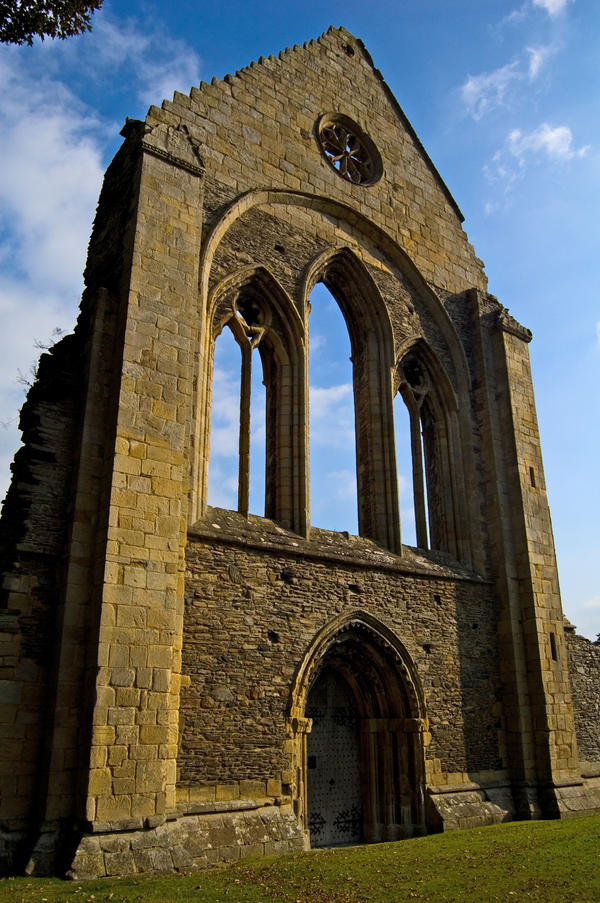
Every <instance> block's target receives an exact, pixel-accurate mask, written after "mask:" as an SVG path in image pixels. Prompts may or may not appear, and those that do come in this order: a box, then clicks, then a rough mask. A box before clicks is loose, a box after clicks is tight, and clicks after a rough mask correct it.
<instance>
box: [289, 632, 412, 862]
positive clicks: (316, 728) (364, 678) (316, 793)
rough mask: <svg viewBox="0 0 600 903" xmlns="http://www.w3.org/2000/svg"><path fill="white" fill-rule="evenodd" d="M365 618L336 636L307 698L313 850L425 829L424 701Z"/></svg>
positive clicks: (403, 668)
mask: <svg viewBox="0 0 600 903" xmlns="http://www.w3.org/2000/svg"><path fill="white" fill-rule="evenodd" d="M369 620H370V619H369ZM369 620H366V621H362V619H358V618H357V619H356V620H355V622H354V627H350V626H348V627H347V628H345V629H341V630H340V631H339V633H338V634H336V635H335V637H334V638H333V640H332V642H331V646H330V647H329V648H328V650H327V652H326V653H325V654H324V655H323V656H322V658H321V660H320V662H319V665H318V666H317V667H316V668H315V671H316V674H314V675H313V680H312V683H311V688H310V691H309V693H308V696H307V701H306V717H307V718H310V720H311V722H312V728H311V731H310V733H309V734H308V739H307V750H306V776H305V781H306V796H307V813H308V821H307V824H308V829H309V832H310V839H311V845H312V846H330V845H332V844H344V843H346V844H347V843H361V842H367V843H372V842H377V841H382V840H399V839H400V838H403V837H411V836H413V834H415V833H417V834H420V833H424V832H425V830H426V827H425V812H424V809H423V806H424V798H425V795H424V794H425V784H424V751H423V744H422V738H423V729H424V720H423V717H422V716H423V711H422V701H421V700H420V699H419V697H418V695H417V691H416V687H415V685H414V684H413V683H412V679H411V677H410V674H409V671H408V669H407V667H406V665H404V664H403V663H402V661H401V659H400V658H398V657H397V654H394V653H393V652H392V650H391V649H389V648H386V643H385V641H384V640H383V637H381V636H378V634H377V631H376V629H373V626H372V625H371V624H369ZM402 672H404V674H403V673H402Z"/></svg>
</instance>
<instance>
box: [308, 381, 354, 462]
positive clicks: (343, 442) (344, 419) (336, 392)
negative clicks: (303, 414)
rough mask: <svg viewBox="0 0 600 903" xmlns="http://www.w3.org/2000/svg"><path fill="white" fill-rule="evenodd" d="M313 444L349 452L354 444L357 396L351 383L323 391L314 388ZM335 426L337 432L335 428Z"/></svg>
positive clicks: (311, 415)
mask: <svg viewBox="0 0 600 903" xmlns="http://www.w3.org/2000/svg"><path fill="white" fill-rule="evenodd" d="M309 404H310V441H311V445H319V446H330V447H333V448H340V449H347V448H348V447H349V446H350V447H351V446H353V444H354V397H353V392H352V384H351V383H342V384H341V385H339V386H330V387H328V388H321V387H320V386H311V387H310V394H309ZM332 424H335V429H332V426H331V425H332Z"/></svg>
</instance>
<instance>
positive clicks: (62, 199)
mask: <svg viewBox="0 0 600 903" xmlns="http://www.w3.org/2000/svg"><path fill="white" fill-rule="evenodd" d="M22 61H23V56H22V55H20V54H18V53H14V52H11V50H10V49H5V51H4V53H3V55H2V58H1V59H0V83H2V85H3V90H2V92H1V93H0V133H1V134H2V141H1V142H0V234H1V235H2V241H3V248H2V252H1V263H2V268H3V271H4V272H3V276H2V279H1V280H0V313H1V315H2V322H4V323H10V330H8V329H5V330H3V331H2V332H1V333H0V421H2V422H9V423H10V428H9V429H8V430H5V431H3V433H2V436H0V442H1V443H2V451H1V455H2V463H3V464H4V465H5V466H4V467H3V468H2V473H1V476H0V494H1V495H3V494H4V491H5V488H6V484H7V481H8V474H7V469H6V462H8V461H9V460H10V459H11V458H12V455H13V453H14V449H15V448H16V446H17V444H18V431H17V428H16V414H17V412H16V408H17V407H18V406H20V404H21V403H22V400H23V390H22V387H18V386H17V382H16V380H17V374H18V371H19V370H20V371H22V372H23V373H25V374H27V373H29V371H30V368H31V365H32V364H33V362H34V361H35V360H36V358H37V356H38V354H39V351H37V350H36V349H35V348H34V339H38V340H40V341H42V342H45V341H47V340H48V339H49V338H50V337H51V335H52V331H53V329H54V328H55V327H61V328H63V329H71V328H72V326H73V323H74V321H75V315H76V310H77V304H78V301H79V296H80V294H81V289H82V276H81V274H82V271H83V267H84V263H85V253H86V246H87V242H88V237H89V234H90V231H91V224H92V219H93V215H94V209H95V206H96V201H97V197H98V193H99V190H100V184H101V181H102V172H103V169H104V166H103V163H102V148H103V145H104V142H105V140H106V137H107V127H106V125H105V124H104V123H103V122H102V121H101V120H100V119H99V118H98V117H97V116H96V115H95V114H94V113H93V112H92V111H90V110H89V109H88V108H86V107H85V106H84V105H83V104H81V103H80V102H79V101H78V99H77V98H76V97H75V96H74V95H73V94H72V93H71V92H70V91H69V90H68V89H67V88H66V87H65V86H64V85H63V84H62V83H60V82H57V81H53V80H52V78H50V77H46V78H36V77H35V75H33V73H31V72H30V71H29V69H27V68H26V67H25V66H24V65H23V62H22Z"/></svg>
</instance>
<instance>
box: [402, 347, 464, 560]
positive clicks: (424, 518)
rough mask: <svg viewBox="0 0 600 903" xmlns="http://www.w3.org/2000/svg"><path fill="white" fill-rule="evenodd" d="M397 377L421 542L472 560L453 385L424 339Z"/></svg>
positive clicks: (425, 546) (408, 355)
mask: <svg viewBox="0 0 600 903" xmlns="http://www.w3.org/2000/svg"><path fill="white" fill-rule="evenodd" d="M398 377H399V385H398V392H399V394H400V395H401V397H402V399H403V401H404V404H405V405H406V408H407V410H408V416H409V424H410V444H411V458H412V484H413V498H414V516H415V532H416V540H417V546H418V547H419V548H422V549H429V548H431V549H437V550H440V551H444V552H449V553H450V554H451V555H453V557H455V558H457V559H459V560H468V557H469V555H468V547H467V546H466V544H465V536H466V534H467V530H466V529H465V526H466V525H465V514H464V511H465V499H464V496H465V489H464V485H465V484H464V473H463V463H462V460H461V455H460V454H459V453H458V449H459V441H458V438H459V437H458V418H457V410H458V408H457V402H456V397H455V395H454V392H453V389H452V387H451V384H450V382H449V380H448V377H447V376H446V374H445V372H444V370H443V368H442V366H441V364H440V363H439V361H438V360H437V357H436V356H435V354H434V352H433V351H432V349H431V348H429V346H428V345H427V344H426V343H425V342H424V341H423V340H420V341H419V342H417V343H415V345H414V346H413V347H412V348H411V349H410V350H408V351H407V352H406V353H405V354H404V355H403V357H402V359H401V361H400V364H399V366H398Z"/></svg>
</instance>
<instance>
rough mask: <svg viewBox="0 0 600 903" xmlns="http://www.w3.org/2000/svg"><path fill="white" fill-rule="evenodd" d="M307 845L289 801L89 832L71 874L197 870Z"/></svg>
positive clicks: (90, 875)
mask: <svg viewBox="0 0 600 903" xmlns="http://www.w3.org/2000/svg"><path fill="white" fill-rule="evenodd" d="M249 805H250V806H251V805H252V804H249ZM306 845H307V844H306V839H305V837H304V836H303V834H302V832H301V831H300V830H299V828H298V822H297V819H296V817H295V816H294V813H293V810H292V807H291V806H290V805H284V806H257V807H256V808H253V809H252V808H248V809H247V810H245V811H233V812H231V811H230V812H227V811H224V812H213V813H210V814H199V815H187V816H184V817H182V818H179V819H176V820H175V821H170V822H165V824H163V825H159V826H158V827H156V828H150V829H148V830H146V831H124V832H123V833H120V834H114V833H111V834H88V835H86V836H85V837H83V838H82V840H81V842H80V843H79V846H78V848H77V852H76V854H75V858H74V860H73V865H72V866H71V869H70V870H69V872H68V877H69V878H72V879H73V880H76V881H80V880H85V879H91V878H103V877H122V876H126V875H135V874H138V873H152V874H155V875H162V874H168V873H169V872H193V871H197V870H200V869H204V868H208V867H210V866H213V865H218V864H219V863H224V862H236V861H237V860H238V859H243V858H244V857H246V856H263V855H267V856H269V855H274V854H277V853H290V852H294V851H297V850H303V849H305V848H306Z"/></svg>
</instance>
